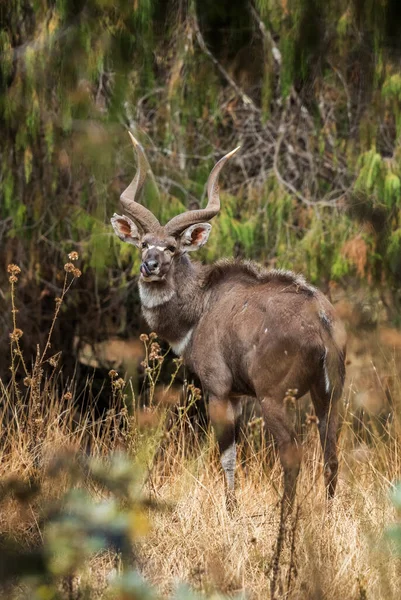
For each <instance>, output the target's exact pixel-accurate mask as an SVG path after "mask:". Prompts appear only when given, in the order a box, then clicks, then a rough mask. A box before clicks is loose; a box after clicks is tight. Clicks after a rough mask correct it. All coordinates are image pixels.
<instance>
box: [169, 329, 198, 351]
mask: <svg viewBox="0 0 401 600" xmlns="http://www.w3.org/2000/svg"><path fill="white" fill-rule="evenodd" d="M192 333H193V329H190V330H189V331H187V333H186V334H185V335H184V336H183V337H182V338H181V339H179V340H177V341H176V342H174V343H173V344H170V346H171V348H172V350H173V352H174V354H176V355H177V356H181V355H182V354H183V353H184V352H185V348H186V347H187V346H188V343H189V341H190V339H191V336H192Z"/></svg>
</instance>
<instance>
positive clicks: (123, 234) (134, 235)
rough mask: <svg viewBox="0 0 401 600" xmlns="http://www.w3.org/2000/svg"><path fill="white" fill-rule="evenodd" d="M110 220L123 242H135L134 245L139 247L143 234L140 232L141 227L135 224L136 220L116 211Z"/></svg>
mask: <svg viewBox="0 0 401 600" xmlns="http://www.w3.org/2000/svg"><path fill="white" fill-rule="evenodd" d="M110 221H111V224H112V225H113V229H114V231H115V233H116V234H117V235H118V237H119V238H120V240H122V241H123V242H128V243H129V244H134V246H136V247H137V248H139V246H140V240H141V234H140V233H139V229H138V227H137V226H136V225H135V223H134V221H131V219H130V218H129V217H126V216H125V215H123V216H120V215H117V214H116V213H114V215H113V216H112V217H111V219H110Z"/></svg>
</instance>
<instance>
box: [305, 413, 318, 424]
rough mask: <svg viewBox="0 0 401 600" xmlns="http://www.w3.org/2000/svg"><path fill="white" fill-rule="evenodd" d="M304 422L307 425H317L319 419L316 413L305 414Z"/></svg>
mask: <svg viewBox="0 0 401 600" xmlns="http://www.w3.org/2000/svg"><path fill="white" fill-rule="evenodd" d="M306 424H307V425H313V424H315V425H319V419H318V418H317V416H316V415H306Z"/></svg>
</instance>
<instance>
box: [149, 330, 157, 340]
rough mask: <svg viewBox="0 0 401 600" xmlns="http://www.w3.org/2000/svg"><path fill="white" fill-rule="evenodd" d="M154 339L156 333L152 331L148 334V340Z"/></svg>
mask: <svg viewBox="0 0 401 600" xmlns="http://www.w3.org/2000/svg"><path fill="white" fill-rule="evenodd" d="M155 338H157V333H155V332H154V331H152V332H151V333H150V334H149V339H150V340H154V339H155Z"/></svg>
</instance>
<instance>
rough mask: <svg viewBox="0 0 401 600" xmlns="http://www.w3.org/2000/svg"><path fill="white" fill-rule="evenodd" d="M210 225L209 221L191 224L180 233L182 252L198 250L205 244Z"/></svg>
mask: <svg viewBox="0 0 401 600" xmlns="http://www.w3.org/2000/svg"><path fill="white" fill-rule="evenodd" d="M211 229H212V226H211V225H210V223H196V224H195V225H191V227H188V229H185V231H184V232H183V233H182V234H181V238H180V239H181V250H182V251H183V252H193V251H194V250H199V248H202V246H204V244H206V242H207V240H208V238H209V234H210V231H211Z"/></svg>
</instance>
